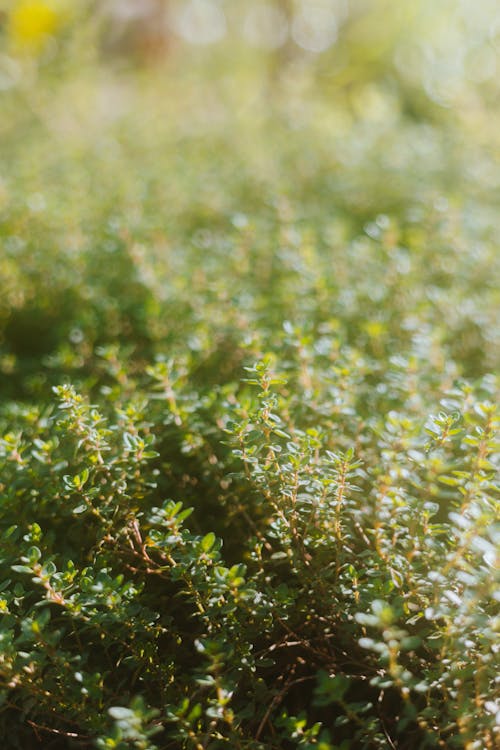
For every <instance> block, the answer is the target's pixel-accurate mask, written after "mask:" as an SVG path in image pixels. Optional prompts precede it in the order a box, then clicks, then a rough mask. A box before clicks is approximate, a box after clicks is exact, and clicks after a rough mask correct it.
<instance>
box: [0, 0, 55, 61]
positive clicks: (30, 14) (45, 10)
mask: <svg viewBox="0 0 500 750" xmlns="http://www.w3.org/2000/svg"><path fill="white" fill-rule="evenodd" d="M62 20H63V16H62V13H61V9H60V8H59V7H58V6H57V4H55V3H54V2H50V0H26V1H25V2H19V3H17V4H16V5H15V6H14V8H13V9H12V11H11V13H10V17H9V24H8V34H9V38H10V41H11V42H12V44H13V45H14V46H15V47H17V48H20V49H24V50H26V51H30V52H34V53H37V52H40V51H41V49H42V48H43V47H44V46H45V44H46V42H47V40H48V39H49V38H50V37H52V36H53V35H54V34H55V33H56V32H57V31H58V29H59V27H60V26H61V23H62Z"/></svg>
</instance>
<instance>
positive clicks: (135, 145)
mask: <svg viewBox="0 0 500 750" xmlns="http://www.w3.org/2000/svg"><path fill="white" fill-rule="evenodd" d="M2 8H3V10H2V11H1V16H0V40H1V51H0V90H1V104H0V108H1V117H0V156H1V171H0V211H1V219H0V220H1V227H0V232H1V236H2V243H3V248H2V254H1V257H0V273H1V278H2V288H3V294H2V299H1V301H0V372H1V373H2V377H3V379H4V381H5V384H6V386H7V387H8V388H10V389H11V391H12V392H14V393H17V394H19V393H25V394H26V393H33V392H35V393H38V394H39V392H40V388H42V390H43V387H44V386H43V384H44V383H45V384H46V382H47V380H50V379H51V375H50V373H51V372H52V371H54V368H55V371H56V373H55V375H54V377H55V379H56V380H57V373H59V372H61V371H63V372H64V369H65V367H73V368H75V367H76V364H77V363H80V364H82V363H83V364H82V366H84V365H85V363H88V362H89V360H90V359H91V358H92V353H93V351H94V349H95V346H98V345H105V344H107V343H110V342H113V341H120V342H121V343H123V344H127V343H129V344H130V345H131V347H132V350H133V352H134V354H135V355H137V356H136V359H137V361H143V360H144V359H146V360H149V359H150V358H151V357H154V356H155V354H157V353H158V350H159V349H160V350H163V348H164V347H165V343H166V342H168V344H169V346H170V345H172V343H173V340H174V339H176V338H177V339H178V340H179V341H185V340H186V336H187V335H188V334H189V335H192V336H194V337H195V338H196V336H198V339H199V340H201V341H203V340H204V343H203V344H198V345H199V346H202V348H205V347H206V348H208V350H211V348H214V347H215V348H217V346H218V344H216V343H215V341H214V338H220V336H221V334H220V331H219V328H220V329H222V328H223V329H225V330H227V331H229V330H231V334H230V338H231V337H232V341H231V343H230V345H229V349H230V350H231V352H233V354H234V351H235V346H236V342H235V340H234V339H235V338H236V339H238V345H240V344H241V343H242V341H243V339H244V333H246V332H247V331H248V330H249V329H258V330H261V331H262V330H264V329H265V328H266V327H267V330H273V328H275V327H276V326H278V327H280V326H281V323H282V321H283V320H284V319H291V320H293V321H294V322H297V323H301V321H303V320H305V319H307V320H308V321H309V322H310V324H311V325H313V326H317V325H319V324H321V323H322V322H323V323H324V322H325V321H328V320H330V319H332V318H333V319H338V320H339V321H340V322H338V323H336V324H335V325H338V326H339V328H340V329H341V332H342V335H345V336H346V337H347V340H349V341H350V342H351V343H354V344H357V345H360V346H361V347H362V348H364V347H365V345H366V346H368V347H370V346H371V347H372V348H373V347H375V349H376V350H377V351H378V352H379V354H381V353H383V352H384V351H385V352H387V351H391V350H393V349H394V348H396V349H397V350H403V351H404V350H405V349H406V348H407V344H408V343H409V341H410V340H411V338H412V336H413V335H414V332H415V331H416V330H417V329H418V330H419V333H420V335H424V336H425V335H428V336H430V338H431V339H432V340H433V342H434V343H433V346H438V345H439V346H442V347H444V348H443V351H442V355H443V356H444V357H445V358H449V357H451V358H452V359H454V360H456V361H457V363H458V369H459V371H460V372H461V373H462V374H465V375H480V374H483V373H484V372H488V371H491V369H492V368H494V367H495V366H496V364H497V356H498V355H497V352H498V333H497V331H496V329H497V326H496V325H495V316H496V309H497V303H498V298H497V294H498V293H497V291H496V287H497V285H496V283H495V274H496V273H497V271H498V258H497V253H496V252H495V250H494V247H493V243H494V242H495V238H496V235H497V227H498V219H497V216H496V214H497V205H498V198H499V187H500V169H499V164H498V161H499V158H500V149H499V139H500V136H499V134H498V133H499V131H498V127H497V126H496V122H497V114H498V106H499V101H500V98H499V96H498V94H499V84H498V81H499V76H498V69H499V51H500V14H499V12H498V4H497V3H496V2H495V1H494V0H483V2H481V5H480V7H479V8H478V6H477V3H475V2H472V0H443V2H440V3H439V5H436V3H434V2H431V1H430V0H418V1H416V2H411V3H400V2H395V1H393V0H377V1H376V2H366V1H365V0H351V1H349V0H308V1H307V2H300V0H258V1H257V2H252V3H247V2H238V0H227V2H225V1H224V0H108V1H100V2H96V1H94V2H92V1H91V0H88V1H81V2H77V3H72V2H69V0H10V1H9V2H4V3H3V5H2ZM311 295H312V297H313V299H314V300H315V301H314V303H313V302H312V299H311ZM312 308H314V310H315V312H314V315H312V316H311V309H312ZM172 316H174V318H175V325H172V324H171V323H172V320H173V317H172ZM313 318H314V322H313V323H311V321H312V319H313ZM207 320H210V321H211V323H212V324H213V326H207V324H206V323H207ZM201 321H203V322H201ZM367 326H368V329H369V330H368V329H367ZM370 326H371V327H370ZM215 330H217V331H219V332H218V333H217V335H215V334H213V332H214V331H215ZM240 334H241V335H240ZM228 335H229V334H228ZM264 338H267V336H266V335H264ZM269 338H270V340H269V341H266V343H265V346H264V348H266V349H267V348H272V346H273V344H272V338H273V337H272V336H270V337H269ZM207 339H209V340H210V341H208V340H207ZM366 342H368V343H366ZM370 342H371V343H370ZM374 342H375V343H374ZM436 342H437V343H436ZM277 345H278V346H279V342H278V344H277ZM55 362H58V363H59V364H58V365H57V366H56V365H55V364H54V363H55ZM62 363H65V364H64V366H63V364H62ZM51 368H52V370H51ZM76 369H77V370H78V367H76ZM25 376H26V377H25ZM32 376H33V377H32ZM36 383H38V386H36V385H35V384H36ZM33 388H34V391H33ZM37 389H38V390H37Z"/></svg>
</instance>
